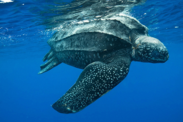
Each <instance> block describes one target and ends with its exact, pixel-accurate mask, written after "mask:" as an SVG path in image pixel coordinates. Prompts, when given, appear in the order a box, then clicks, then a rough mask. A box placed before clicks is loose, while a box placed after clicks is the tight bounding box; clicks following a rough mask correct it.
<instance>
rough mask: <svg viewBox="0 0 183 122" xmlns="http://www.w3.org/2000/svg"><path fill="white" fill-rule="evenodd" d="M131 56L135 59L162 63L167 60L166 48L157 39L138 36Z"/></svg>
mask: <svg viewBox="0 0 183 122" xmlns="http://www.w3.org/2000/svg"><path fill="white" fill-rule="evenodd" d="M132 58H133V60H135V61H142V62H151V63H164V62H166V61H167V60H168V58H169V54H168V50H167V48H166V47H165V46H164V44H163V43H161V42H160V41H159V40H158V39H156V38H153V37H149V36H139V37H138V38H137V39H136V40H135V44H134V46H133V51H132Z"/></svg>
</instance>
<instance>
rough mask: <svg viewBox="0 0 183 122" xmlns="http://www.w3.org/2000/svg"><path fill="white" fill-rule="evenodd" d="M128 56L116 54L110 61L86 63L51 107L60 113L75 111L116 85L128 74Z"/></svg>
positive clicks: (129, 61)
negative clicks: (64, 92) (73, 82)
mask: <svg viewBox="0 0 183 122" xmlns="http://www.w3.org/2000/svg"><path fill="white" fill-rule="evenodd" d="M130 63H131V58H130V56H117V57H114V58H113V60H111V59H110V63H108V64H106V63H103V62H99V61H97V62H94V63H91V64H90V65H88V66H87V67H86V68H85V69H84V71H83V72H82V73H81V75H80V76H79V78H78V80H77V81H76V83H75V84H74V85H73V86H72V87H71V88H70V89H69V90H68V91H67V92H66V94H65V95H64V96H62V97H61V98H60V99H59V100H58V101H57V102H55V103H54V104H53V105H52V107H53V108H54V109H55V110H57V111H58V112H60V113H66V114H67V113H75V112H78V111H80V110H82V109H84V108H85V107H86V106H88V105H90V104H91V103H92V102H94V101H95V100H97V99H98V98H100V97H101V96H103V95H104V94H105V93H107V92H108V91H110V90H111V89H113V88H114V87H115V86H116V85H118V84H119V83H120V82H121V81H122V80H123V79H124V78H125V77H126V76H127V74H128V71H129V66H130Z"/></svg>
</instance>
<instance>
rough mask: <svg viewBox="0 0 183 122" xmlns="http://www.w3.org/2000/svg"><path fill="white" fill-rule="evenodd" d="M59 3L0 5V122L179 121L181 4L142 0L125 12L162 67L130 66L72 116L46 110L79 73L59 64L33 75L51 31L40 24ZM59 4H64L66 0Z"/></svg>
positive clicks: (182, 121)
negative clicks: (157, 44)
mask: <svg viewBox="0 0 183 122" xmlns="http://www.w3.org/2000/svg"><path fill="white" fill-rule="evenodd" d="M59 2H60V1H59V0H53V1H51V0H33V1H28V0H15V1H12V2H2V3H1V1H0V122H10V121H11V122H12V121H15V122H73V121H75V122H111V121H113V122H183V82H182V81H183V77H182V75H183V62H182V60H183V53H182V52H183V48H182V47H183V1H182V0H176V1H172V0H162V1H158V0H154V1H152V0H147V1H146V2H145V3H143V4H142V5H139V6H135V7H134V8H133V9H132V10H131V13H130V14H131V16H133V17H135V18H137V19H138V20H139V21H140V22H141V23H142V24H144V25H146V26H147V27H148V28H149V35H151V36H153V37H156V38H158V39H159V40H161V41H162V42H163V43H164V44H165V46H166V47H167V48H168V50H169V55H170V58H169V60H168V61H167V62H166V63H163V64H151V63H141V62H132V64H131V66H130V72H129V74H128V76H127V77H126V78H125V80H123V82H121V83H120V84H119V85H118V86H117V87H115V88H114V89H113V90H111V91H110V92H109V93H107V94H106V95H104V96H103V97H101V98H100V99H98V100H97V101H96V102H94V103H92V104H91V105H89V106H88V107H87V108H85V109H84V110H82V111H80V112H79V113H76V114H69V115H66V114H60V113H58V112H57V111H55V110H54V109H53V108H52V107H51V105H52V104H53V103H54V102H55V101H56V100H58V99H59V98H60V97H61V96H62V95H63V94H64V93H65V92H66V91H67V90H68V89H69V88H70V87H71V86H72V85H73V84H74V83H75V81H76V80H77V78H78V76H79V75H80V73H81V72H82V70H81V69H76V68H74V67H71V66H68V65H66V64H61V65H59V66H57V67H56V68H54V69H52V70H50V71H49V72H47V73H45V74H41V75H38V74H37V73H38V72H39V66H40V64H42V63H43V62H42V58H43V56H44V55H45V54H46V53H47V52H48V51H49V49H50V47H49V46H48V44H47V43H46V42H47V40H48V39H49V38H50V37H51V36H52V35H53V33H54V31H50V30H46V26H45V24H43V23H42V21H43V20H45V19H47V18H49V17H51V16H53V13H51V12H50V13H49V12H47V11H46V10H48V9H50V8H52V7H53V6H56V5H58V3H59ZM65 2H70V1H66V0H65Z"/></svg>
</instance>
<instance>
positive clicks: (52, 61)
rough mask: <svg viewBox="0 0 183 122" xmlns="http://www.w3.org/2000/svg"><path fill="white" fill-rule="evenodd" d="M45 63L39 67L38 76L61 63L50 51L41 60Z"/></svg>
mask: <svg viewBox="0 0 183 122" xmlns="http://www.w3.org/2000/svg"><path fill="white" fill-rule="evenodd" d="M46 60H47V62H46V63H45V64H43V65H41V66H40V68H41V70H40V72H39V73H38V74H42V73H44V72H47V71H48V70H50V69H52V68H53V67H55V66H57V65H58V64H60V63H61V62H59V60H58V59H57V57H56V56H55V55H54V52H53V51H52V50H50V51H49V52H48V53H47V54H46V55H45V56H44V58H43V61H46Z"/></svg>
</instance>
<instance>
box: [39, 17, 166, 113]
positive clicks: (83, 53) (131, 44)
mask: <svg viewBox="0 0 183 122" xmlns="http://www.w3.org/2000/svg"><path fill="white" fill-rule="evenodd" d="M48 44H49V45H50V47H51V50H50V52H49V53H47V54H46V56H45V57H44V59H43V60H44V61H46V60H48V61H47V63H45V64H43V65H41V71H40V72H39V73H40V74H41V73H44V72H46V71H48V70H50V69H52V68H53V67H55V66H57V65H59V64H60V63H66V64H68V65H71V66H74V67H77V68H81V69H84V71H83V72H82V73H81V75H80V76H79V78H78V80H77V81H76V83H75V84H74V85H73V86H72V87H71V88H70V89H69V90H68V91H67V92H66V93H65V95H63V96H62V97H61V98H60V99H59V100H58V101H57V102H55V103H54V104H53V105H52V107H53V108H54V109H55V110H57V111H58V112H60V113H75V112H78V111H80V110H82V109H83V108H85V107H86V106H88V105H89V104H91V103H92V102H94V101H95V100H97V99H98V98H100V97H101V96H102V95H104V94H105V93H107V92H108V91H110V90H111V89H113V88H114V87H115V86H116V85H118V84H119V83H120V82H121V81H122V80H123V79H124V78H125V77H126V76H127V74H128V72H129V67H130V64H131V61H142V62H152V63H159V62H166V61H167V60H168V58H169V56H168V51H167V49H166V47H165V46H164V45H163V43H161V42H160V41H159V40H158V39H155V38H153V37H150V36H148V30H147V28H146V27H145V26H144V25H142V24H141V23H140V22H139V21H137V20H136V19H135V18H132V17H129V16H126V15H116V16H111V17H109V18H102V19H97V20H90V21H89V20H88V21H83V22H78V23H77V24H74V25H72V26H71V27H67V28H64V29H61V31H58V32H56V33H55V34H54V35H53V37H52V38H51V39H50V40H49V41H48Z"/></svg>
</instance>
